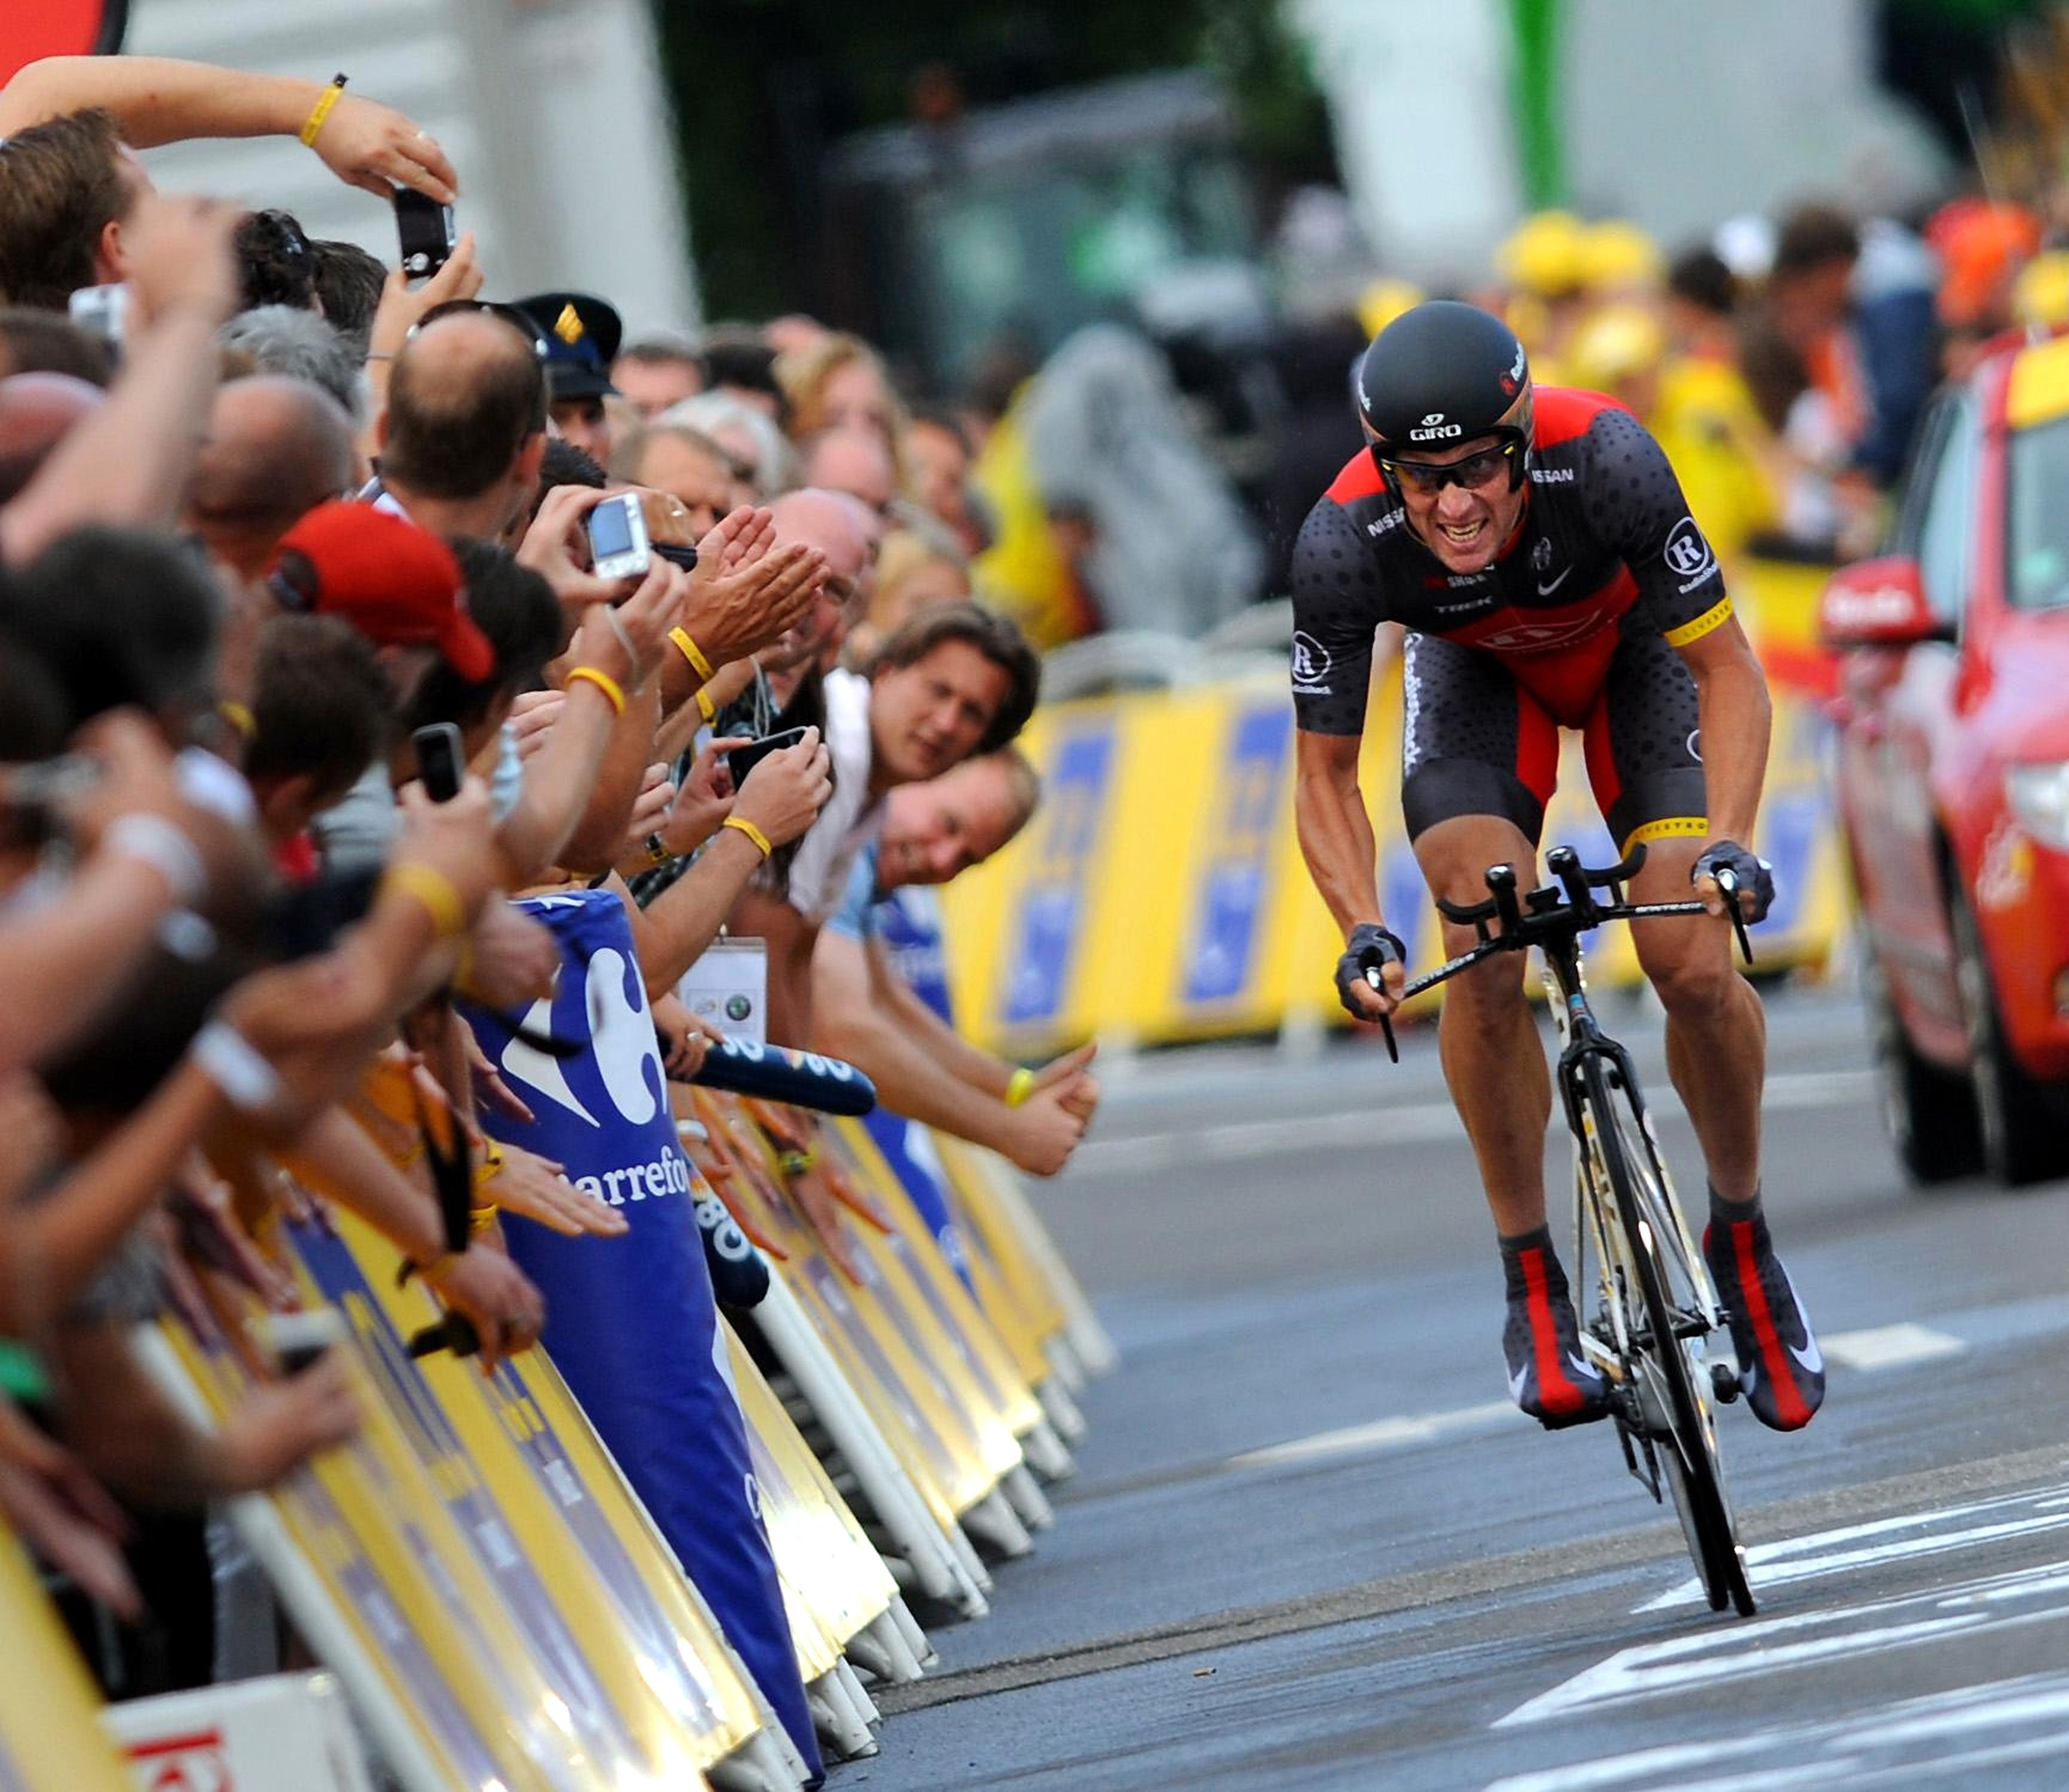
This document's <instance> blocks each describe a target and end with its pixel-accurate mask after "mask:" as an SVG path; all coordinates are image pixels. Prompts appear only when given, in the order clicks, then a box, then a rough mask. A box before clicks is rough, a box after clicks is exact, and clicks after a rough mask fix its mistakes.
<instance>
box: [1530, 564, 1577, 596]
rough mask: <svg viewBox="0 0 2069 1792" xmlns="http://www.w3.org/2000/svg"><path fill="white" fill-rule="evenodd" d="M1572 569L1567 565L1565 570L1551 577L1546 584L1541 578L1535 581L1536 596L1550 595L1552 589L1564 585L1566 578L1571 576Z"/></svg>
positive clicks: (1554, 589)
mask: <svg viewBox="0 0 2069 1792" xmlns="http://www.w3.org/2000/svg"><path fill="white" fill-rule="evenodd" d="M1572 574H1573V568H1572V567H1571V566H1569V567H1568V568H1567V569H1565V572H1562V573H1561V574H1560V575H1559V576H1558V577H1557V578H1555V579H1553V581H1552V582H1551V583H1550V584H1549V585H1548V584H1546V583H1545V581H1544V580H1543V579H1540V580H1539V581H1538V582H1537V594H1538V596H1540V597H1541V598H1549V597H1550V596H1551V595H1552V594H1553V592H1554V591H1556V590H1558V589H1559V587H1560V586H1562V585H1564V584H1565V582H1566V581H1567V579H1568V578H1569V577H1571V576H1572Z"/></svg>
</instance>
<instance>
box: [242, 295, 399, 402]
mask: <svg viewBox="0 0 2069 1792" xmlns="http://www.w3.org/2000/svg"><path fill="white" fill-rule="evenodd" d="M216 340H217V341H219V342H220V343H221V344H222V345H223V347H224V348H226V349H231V350H232V351H233V352H235V353H243V354H244V355H247V356H249V357H251V371H252V372H253V373H255V374H288V375H291V376H292V378H296V379H300V380H307V381H308V382H310V384H312V385H313V386H321V387H322V388H323V390H324V391H326V392H328V393H329V394H330V395H331V397H332V398H333V399H334V400H336V401H337V404H338V406H339V407H340V408H341V410H344V411H345V414H347V415H348V416H349V417H350V418H352V420H353V424H354V426H355V427H357V424H358V423H359V422H360V421H361V412H362V411H363V410H365V407H366V382H365V374H363V372H362V371H361V356H360V355H359V353H357V352H356V351H355V350H354V349H353V345H352V344H350V343H349V342H348V341H346V340H345V337H343V336H341V335H340V334H339V333H338V332H337V330H336V329H333V328H332V327H331V325H329V323H327V322H325V321H324V319H323V318H322V317H321V316H318V315H317V313H316V312H313V311H309V310H306V309H304V310H300V311H298V310H296V308H294V307H293V306H292V305H264V306H262V307H260V308H259V309H257V310H255V311H240V312H238V314H237V315H236V316H235V317H233V318H231V320H230V321H229V322H228V323H227V324H226V325H223V326H222V329H221V330H220V331H219V332H218V333H217V337H216Z"/></svg>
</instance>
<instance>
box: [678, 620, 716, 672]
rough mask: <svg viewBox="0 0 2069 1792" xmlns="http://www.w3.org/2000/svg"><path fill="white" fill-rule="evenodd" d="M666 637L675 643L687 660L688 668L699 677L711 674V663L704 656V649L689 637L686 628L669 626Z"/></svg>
mask: <svg viewBox="0 0 2069 1792" xmlns="http://www.w3.org/2000/svg"><path fill="white" fill-rule="evenodd" d="M668 639H670V640H671V641H673V642H674V643H675V646H676V648H677V650H678V651H679V652H680V653H681V655H682V656H683V657H684V659H687V660H688V661H689V663H690V670H691V671H693V672H695V673H696V675H697V676H698V677H699V678H709V677H710V676H712V663H711V662H710V661H709V660H708V659H705V658H704V649H703V648H702V647H699V646H698V645H697V644H696V642H694V641H692V639H690V631H688V629H686V628H671V629H670V630H669V631H668Z"/></svg>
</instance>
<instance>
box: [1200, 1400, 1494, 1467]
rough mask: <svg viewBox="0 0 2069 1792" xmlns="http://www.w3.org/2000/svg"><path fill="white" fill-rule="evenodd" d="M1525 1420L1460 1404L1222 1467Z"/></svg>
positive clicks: (1305, 1458) (1314, 1456)
mask: <svg viewBox="0 0 2069 1792" xmlns="http://www.w3.org/2000/svg"><path fill="white" fill-rule="evenodd" d="M1520 1416H1521V1415H1520V1414H1519V1413H1518V1412H1517V1411H1516V1408H1515V1407H1514V1406H1512V1405H1511V1404H1510V1403H1509V1402H1508V1401H1506V1400H1490V1401H1488V1402H1486V1403H1485V1404H1484V1405H1482V1406H1459V1407H1457V1408H1455V1409H1454V1410H1451V1411H1450V1412H1433V1413H1427V1414H1422V1415H1420V1416H1418V1417H1414V1418H1378V1419H1374V1420H1373V1422H1372V1423H1369V1424H1366V1425H1349V1426H1346V1427H1344V1429H1343V1430H1341V1431H1318V1432H1316V1434H1315V1435H1314V1436H1312V1437H1300V1438H1295V1439H1293V1440H1292V1442H1291V1443H1275V1444H1272V1445H1271V1446H1269V1447H1267V1448H1265V1449H1263V1450H1247V1451H1244V1452H1243V1454H1242V1455H1239V1456H1230V1458H1229V1459H1228V1460H1227V1461H1226V1463H1223V1464H1222V1467H1224V1468H1226V1469H1227V1470H1230V1471H1231V1472H1240V1471H1242V1470H1244V1469H1247V1468H1279V1467H1284V1466H1285V1465H1286V1464H1287V1463H1300V1462H1324V1461H1327V1460H1328V1459H1329V1458H1330V1457H1332V1456H1354V1455H1362V1454H1363V1453H1364V1452H1365V1451H1380V1450H1390V1449H1394V1448H1398V1447H1400V1446H1401V1445H1402V1444H1407V1443H1429V1442H1430V1440H1431V1439H1433V1438H1439V1437H1455V1436H1458V1435H1460V1434H1461V1433H1463V1432H1466V1431H1485V1430H1488V1429H1490V1428H1492V1427H1494V1426H1496V1425H1507V1424H1513V1423H1515V1422H1516V1419H1517V1418H1520Z"/></svg>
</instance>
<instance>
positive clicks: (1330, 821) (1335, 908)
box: [1293, 729, 1403, 1021]
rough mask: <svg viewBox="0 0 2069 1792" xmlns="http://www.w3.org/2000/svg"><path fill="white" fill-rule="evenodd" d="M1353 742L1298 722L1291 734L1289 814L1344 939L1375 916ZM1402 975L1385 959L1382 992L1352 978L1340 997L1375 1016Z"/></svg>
mask: <svg viewBox="0 0 2069 1792" xmlns="http://www.w3.org/2000/svg"><path fill="white" fill-rule="evenodd" d="M1359 744H1360V737H1358V736H1357V735H1355V734H1311V733H1308V731H1307V730H1306V729H1300V730H1299V731H1297V732H1296V733H1295V735H1294V737H1293V755H1294V779H1293V818H1294V824H1295V826H1296V828H1297V830H1298V831H1299V834H1300V855H1301V857H1302V858H1304V859H1306V860H1307V862H1308V876H1310V877H1311V878H1312V879H1313V880H1314V882H1315V888H1316V890H1317V891H1319V892H1320V894H1321V898H1322V900H1323V902H1324V904H1327V905H1328V911H1329V913H1330V915H1331V916H1332V917H1333V918H1334V920H1335V921H1336V926H1337V929H1338V930H1339V931H1340V932H1341V933H1342V934H1343V937H1344V939H1345V942H1346V943H1349V941H1350V938H1351V934H1352V931H1353V929H1355V928H1357V926H1358V925H1359V924H1360V923H1361V922H1381V920H1382V917H1381V914H1380V911H1379V876H1378V868H1377V867H1378V846H1377V842H1375V840H1374V839H1373V832H1372V818H1371V817H1370V815H1369V814H1367V812H1366V810H1365V793H1364V792H1363V791H1362V790H1360V789H1359V787H1358V747H1359ZM1402 975H1403V971H1402V966H1401V965H1398V964H1391V965H1387V966H1386V967H1385V993H1384V994H1381V991H1380V990H1373V989H1370V988H1368V987H1366V986H1363V985H1361V984H1359V983H1357V982H1353V983H1352V984H1351V986H1350V989H1349V995H1348V998H1347V999H1349V1001H1351V1002H1354V1003H1355V1004H1356V1006H1357V1013H1358V1014H1359V1015H1360V1017H1361V1018H1363V1019H1366V1020H1375V1021H1376V1020H1379V1019H1381V1018H1383V1017H1384V1016H1385V1014H1388V1013H1389V1012H1390V1010H1392V1008H1393V1006H1394V1002H1395V1001H1396V1000H1398V997H1399V992H1400V990H1401V984H1402Z"/></svg>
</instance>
